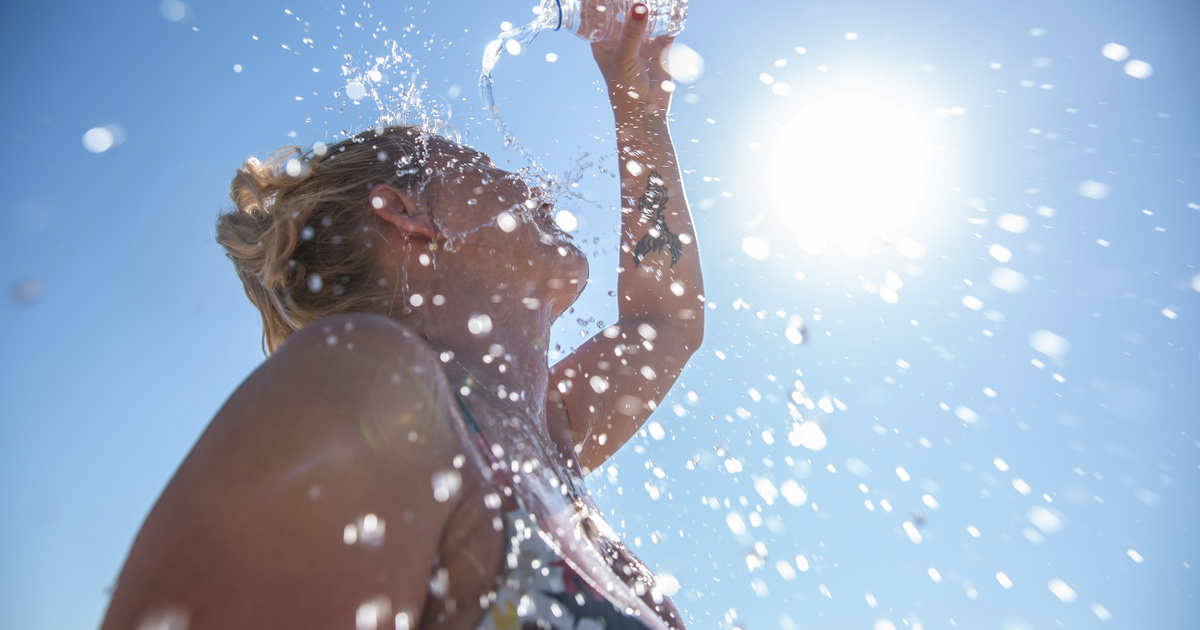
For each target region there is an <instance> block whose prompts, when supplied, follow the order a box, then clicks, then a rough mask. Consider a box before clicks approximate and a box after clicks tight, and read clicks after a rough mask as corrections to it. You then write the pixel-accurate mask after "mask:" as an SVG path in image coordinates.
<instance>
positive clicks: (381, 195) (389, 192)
mask: <svg viewBox="0 0 1200 630" xmlns="http://www.w3.org/2000/svg"><path fill="white" fill-rule="evenodd" d="M367 198H368V199H369V200H370V204H371V210H372V211H373V212H374V213H375V216H376V217H378V218H379V219H380V220H382V221H386V222H387V223H389V224H391V225H392V226H394V227H395V228H396V229H398V230H400V231H401V232H402V233H404V234H408V235H413V236H421V237H424V238H426V239H429V240H431V241H432V240H435V239H436V238H437V236H438V229H437V226H436V225H434V224H433V221H432V220H430V218H429V216H428V215H427V214H424V213H422V212H420V210H418V208H417V204H416V203H414V202H413V200H412V199H411V198H409V196H408V195H407V194H405V193H404V192H403V191H401V190H398V189H396V188H394V187H392V186H388V185H387V184H379V185H378V186H375V187H374V188H372V189H371V193H370V194H369V195H368V196H367Z"/></svg>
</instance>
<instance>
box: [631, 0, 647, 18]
mask: <svg viewBox="0 0 1200 630" xmlns="http://www.w3.org/2000/svg"><path fill="white" fill-rule="evenodd" d="M648 13H650V10H649V9H647V8H646V5H644V4H642V3H640V2H639V3H637V4H635V5H633V19H635V20H637V21H639V22H641V21H643V20H645V19H646V15H647V14H648Z"/></svg>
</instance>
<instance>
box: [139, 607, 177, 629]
mask: <svg viewBox="0 0 1200 630" xmlns="http://www.w3.org/2000/svg"><path fill="white" fill-rule="evenodd" d="M188 621H189V615H188V612H187V611H186V610H184V609H183V608H179V607H175V606H167V607H165V608H156V609H152V610H150V611H149V612H147V613H146V614H145V615H143V616H142V620H141V621H140V622H139V623H138V626H137V630H187V627H188Z"/></svg>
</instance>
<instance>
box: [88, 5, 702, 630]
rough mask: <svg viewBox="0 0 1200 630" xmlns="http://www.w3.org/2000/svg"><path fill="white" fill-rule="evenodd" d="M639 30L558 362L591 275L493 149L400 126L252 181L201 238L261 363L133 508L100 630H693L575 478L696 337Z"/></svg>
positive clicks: (599, 456) (683, 233) (604, 50)
mask: <svg viewBox="0 0 1200 630" xmlns="http://www.w3.org/2000/svg"><path fill="white" fill-rule="evenodd" d="M645 18H646V8H645V6H643V5H640V4H639V5H637V6H635V7H634V8H633V10H632V11H631V13H630V15H629V16H628V19H627V20H625V26H624V29H623V31H622V33H621V35H620V38H619V40H617V41H611V42H602V43H599V44H596V45H595V46H594V47H593V52H594V55H595V57H596V60H597V63H598V64H599V66H600V69H601V72H602V74H603V75H604V78H605V80H606V82H607V86H608V91H609V97H610V100H611V102H612V106H613V112H614V114H615V118H616V125H617V139H618V148H619V152H620V162H621V169H620V172H621V189H622V216H621V222H622V235H623V237H622V246H621V250H622V253H621V266H622V270H621V272H620V277H619V282H618V288H619V296H618V304H619V312H620V318H619V321H618V322H617V324H615V325H614V326H611V327H609V328H608V329H606V330H605V331H604V332H603V333H602V334H600V335H597V336H596V337H594V338H592V339H590V340H588V341H587V342H586V343H585V344H584V345H583V346H581V347H580V348H578V349H577V350H576V351H575V352H574V353H572V354H571V355H570V356H568V357H566V358H565V359H563V360H562V361H560V362H558V363H557V364H555V365H554V366H553V367H551V366H549V365H548V361H547V359H548V354H547V346H548V343H549V339H550V326H551V324H552V323H553V322H554V320H555V319H556V318H557V317H558V316H559V315H561V314H562V313H563V311H565V310H566V308H567V307H568V306H569V305H570V304H571V303H572V302H573V301H574V300H575V298H576V297H577V295H578V294H579V292H580V291H581V290H582V289H583V287H584V285H585V284H586V282H587V277H588V267H587V261H586V259H585V257H584V256H583V254H582V252H580V250H579V249H578V248H576V247H575V246H574V245H573V244H572V243H571V241H570V238H569V237H568V236H567V235H565V234H564V233H562V232H561V231H559V230H558V228H557V227H556V226H555V225H554V222H553V221H552V220H551V219H550V216H549V211H550V206H549V205H548V204H546V203H544V202H543V200H542V198H541V196H540V195H539V194H538V192H537V191H535V190H531V189H530V188H529V187H528V186H527V185H526V184H525V183H524V182H522V181H521V180H520V179H518V178H516V177H514V176H512V175H511V174H509V173H505V172H503V171H500V170H499V169H497V168H496V167H495V166H494V165H493V164H492V163H491V161H490V160H489V159H488V158H487V157H486V156H484V155H482V154H479V153H477V152H475V151H473V150H471V149H468V148H465V147H461V146H458V145H455V144H454V143H452V142H449V141H447V140H444V139H440V138H436V137H428V136H423V135H421V134H420V133H418V132H417V131H416V130H414V129H410V128H393V129H379V130H372V131H370V132H367V133H365V134H361V135H360V136H358V137H356V138H353V139H350V140H347V141H346V142H343V143H341V144H339V145H335V146H333V147H328V148H325V149H323V150H319V151H316V152H315V153H313V154H310V155H306V156H301V158H302V159H289V158H290V157H291V156H293V155H294V153H281V154H276V156H274V157H273V158H272V160H271V161H269V162H268V163H267V164H265V165H264V164H258V163H257V162H256V161H254V160H251V161H249V162H247V164H246V165H244V166H243V168H242V169H241V170H240V171H239V173H238V175H237V177H236V178H235V179H234V181H233V184H232V193H231V196H232V198H233V200H234V202H235V204H236V205H237V210H236V211H234V212H231V213H229V214H225V215H222V216H221V218H220V221H219V223H218V235H217V240H218V241H219V242H221V244H222V245H223V246H224V247H225V248H226V250H227V252H228V253H229V256H230V258H231V259H232V260H233V261H234V263H235V265H236V267H237V270H238V274H239V276H240V277H241V278H242V281H243V282H244V284H245V287H246V293H247V295H248V296H249V298H250V300H251V301H252V302H253V303H254V304H255V306H256V307H258V308H259V310H260V311H261V313H262V317H263V339H264V345H265V348H266V350H267V352H268V353H269V358H268V359H267V361H266V362H264V363H263V364H262V366H260V367H259V368H258V369H257V370H256V371H255V372H254V373H253V374H251V375H250V377H249V378H247V379H246V381H245V382H244V383H243V384H242V386H241V387H239V388H238V389H237V391H235V392H234V394H233V395H232V396H231V397H230V399H229V401H228V402H227V403H226V404H225V406H224V407H223V408H222V409H221V411H220V412H219V413H218V414H217V416H216V417H215V418H214V419H213V421H212V423H211V424H210V426H209V427H208V429H207V430H206V431H205V432H204V434H203V435H202V436H201V438H200V440H199V441H198V442H197V444H196V446H195V447H194V449H193V450H192V452H191V453H190V454H189V455H188V457H187V458H186V460H185V461H184V462H183V464H182V465H181V466H180V468H179V471H178V472H177V473H176V475H175V477H174V478H173V479H172V480H171V482H170V484H169V485H168V486H167V488H166V490H165V491H164V492H163V495H162V496H161V497H160V499H159V501H158V503H157V505H156V506H155V507H154V509H153V510H152V511H151V513H150V515H149V516H148V517H147V519H146V522H145V524H144V526H143V528H142V531H141V533H140V534H139V535H138V537H137V539H136V541H135V542H134V545H133V548H132V550H131V551H130V554H129V558H128V561H127V563H126V565H125V568H124V569H123V571H122V573H121V576H120V579H119V582H118V585H117V588H116V591H115V592H114V595H113V600H112V603H111V606H110V608H109V611H108V614H107V617H106V619H105V621H104V625H103V629H104V630H109V629H111V630H117V629H121V630H124V629H128V628H135V627H145V628H182V627H188V628H193V629H194V628H241V627H246V628H269V627H280V628H282V627H299V628H344V627H349V626H350V624H351V623H353V624H355V627H356V628H359V629H363V628H366V629H373V628H382V627H388V628H392V627H395V628H410V627H419V628H433V627H438V628H464V629H465V628H538V627H564V628H576V627H578V628H588V627H597V626H598V627H606V628H610V629H611V628H625V627H628V628H668V627H682V623H681V621H680V618H679V616H678V613H677V612H676V611H675V609H674V608H673V607H672V606H671V604H670V602H669V601H668V600H667V599H665V597H664V596H663V593H662V592H661V591H660V590H659V588H658V587H657V585H655V583H654V580H653V576H652V575H651V574H650V573H649V572H648V571H647V570H646V568H645V567H644V566H643V565H642V564H641V563H639V562H638V561H637V560H636V559H635V558H633V556H632V555H631V554H630V553H629V551H628V550H627V549H626V548H625V547H624V546H623V545H622V544H621V543H620V541H619V540H618V539H617V538H616V537H615V535H614V534H613V532H612V531H611V530H610V529H609V528H608V527H607V526H606V525H605V524H604V522H603V520H602V519H601V518H600V516H599V513H598V512H597V510H596V508H595V507H594V504H593V503H592V500H591V498H590V496H589V495H588V493H587V490H586V489H585V488H584V486H583V483H582V476H583V475H585V474H587V472H588V471H590V470H593V469H595V468H597V467H598V466H600V465H601V464H602V463H603V462H604V461H605V460H606V459H607V458H608V457H609V456H611V455H612V454H613V453H614V452H615V451H616V450H617V449H618V448H619V447H620V446H621V445H622V444H623V443H624V442H625V441H626V440H628V439H629V438H630V437H631V436H633V434H634V433H635V432H636V431H637V430H638V428H639V427H640V426H641V424H642V423H643V422H644V421H645V420H646V418H647V417H648V416H649V414H650V413H651V412H652V411H653V410H654V408H655V406H656V404H657V402H658V401H659V400H661V399H662V397H663V396H664V395H665V394H666V392H667V390H668V389H669V388H670V386H671V384H672V383H673V382H674V381H675V379H676V377H677V376H678V375H679V372H680V370H682V369H683V366H684V364H685V362H686V361H687V359H688V357H689V356H690V355H691V354H692V353H693V352H695V350H696V348H697V347H698V346H699V345H700V342H701V339H702V331H703V321H704V319H703V316H704V310H703V307H704V302H703V289H702V286H701V277H700V264H699V253H698V250H697V246H696V240H695V236H694V232H693V228H692V224H691V218H690V216H689V212H688V209H687V205H686V202H685V200H684V195H683V189H682V184H681V181H680V173H679V168H678V166H677V164H676V160H675V155H674V149H673V146H672V143H671V140H670V136H669V134H668V130H667V120H666V117H667V109H668V105H669V100H670V92H669V91H668V90H667V89H664V82H665V81H667V80H668V79H669V76H668V75H667V73H666V71H665V70H664V69H663V68H662V66H661V64H660V63H659V59H661V58H664V55H665V51H666V48H667V47H668V46H669V45H670V40H669V39H666V38H660V39H655V40H648V41H644V40H643V37H644V34H645V28H646V19H645ZM285 340H286V343H284V341H285ZM587 620H591V621H592V622H593V623H594V624H596V625H595V626H590V625H588V623H587ZM147 624H149V625H147Z"/></svg>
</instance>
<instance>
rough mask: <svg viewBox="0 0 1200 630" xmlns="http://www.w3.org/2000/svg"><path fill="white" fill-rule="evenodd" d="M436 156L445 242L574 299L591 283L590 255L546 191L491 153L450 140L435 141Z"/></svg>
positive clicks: (436, 207) (438, 219)
mask: <svg viewBox="0 0 1200 630" xmlns="http://www.w3.org/2000/svg"><path fill="white" fill-rule="evenodd" d="M429 155H430V157H429V159H428V160H427V161H426V166H427V168H431V169H432V170H433V172H432V174H431V177H430V180H429V183H428V184H427V188H426V192H427V195H425V198H426V199H428V200H429V203H430V204H431V206H432V215H433V221H434V224H435V225H437V227H438V230H439V231H440V233H441V235H442V237H443V238H444V239H445V242H446V245H445V247H446V248H447V249H449V250H451V251H452V252H453V253H454V255H455V256H460V255H466V256H470V257H472V259H473V260H472V261H471V262H472V264H478V266H479V268H480V269H482V270H489V269H490V270H495V271H497V272H501V273H503V275H504V276H508V275H509V274H513V275H515V277H517V278H520V279H523V280H532V281H533V282H534V283H535V284H536V285H537V288H538V289H540V290H545V291H550V292H551V293H553V294H555V295H557V296H558V297H560V298H561V297H562V296H563V294H569V296H570V299H569V300H568V301H567V304H569V303H570V302H573V301H574V298H575V296H576V295H578V293H579V292H580V291H581V290H582V289H583V287H584V285H586V283H587V278H588V265H587V257H586V256H585V255H584V254H583V252H582V251H580V249H579V248H578V247H576V246H575V244H574V242H573V241H572V239H571V236H570V235H569V234H567V233H566V232H565V231H563V230H562V228H560V227H558V224H557V223H555V221H554V219H553V217H552V216H551V213H552V211H553V209H554V206H553V204H552V203H551V202H550V200H549V199H548V198H547V196H546V194H545V192H544V191H542V190H541V189H538V188H532V187H530V186H529V185H528V184H527V183H526V182H525V181H524V180H523V179H522V178H520V177H518V176H517V175H515V174H513V173H510V172H508V171H505V170H502V169H500V168H497V167H496V165H495V164H494V163H493V162H492V160H491V158H489V157H488V156H487V155H485V154H483V153H480V152H478V151H476V150H474V149H471V148H469V147H464V146H461V145H458V144H455V143H453V142H451V141H449V140H446V139H443V138H439V137H434V138H431V139H430V140H429ZM498 280H500V281H504V280H502V279H498ZM556 301H559V300H556ZM562 308H563V309H565V308H566V306H565V305H563V306H562Z"/></svg>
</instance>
